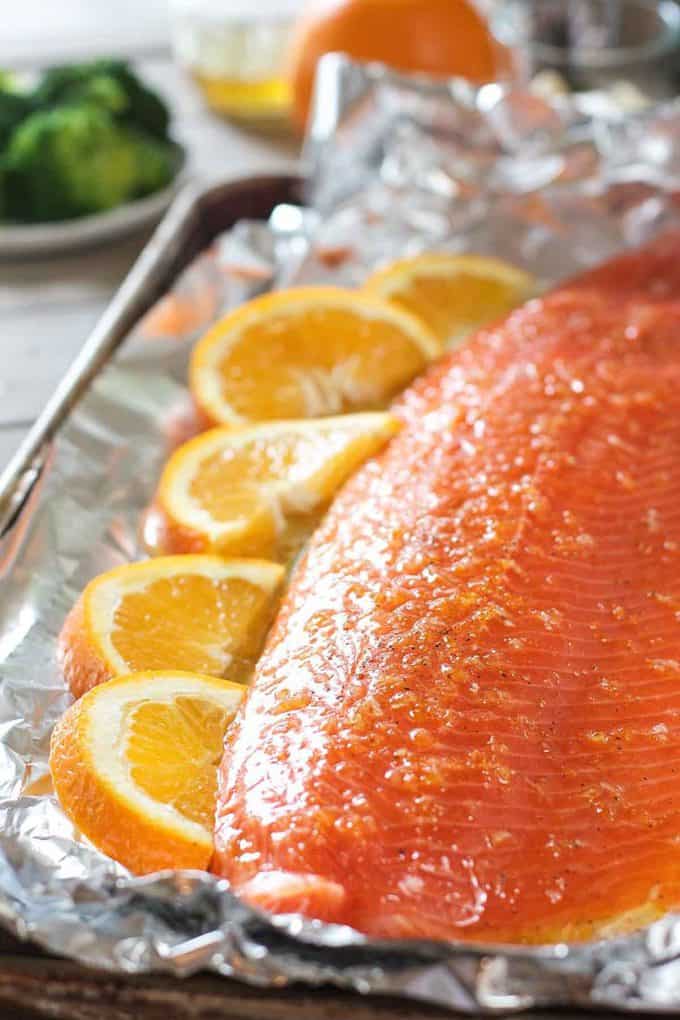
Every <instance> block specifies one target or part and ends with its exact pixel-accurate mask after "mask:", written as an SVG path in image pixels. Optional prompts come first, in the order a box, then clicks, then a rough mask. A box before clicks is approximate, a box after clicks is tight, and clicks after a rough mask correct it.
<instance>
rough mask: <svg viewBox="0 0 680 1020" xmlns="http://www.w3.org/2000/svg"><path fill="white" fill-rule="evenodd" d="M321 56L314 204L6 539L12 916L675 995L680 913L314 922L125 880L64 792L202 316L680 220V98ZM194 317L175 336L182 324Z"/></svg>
mask: <svg viewBox="0 0 680 1020" xmlns="http://www.w3.org/2000/svg"><path fill="white" fill-rule="evenodd" d="M324 64H325V66H324V68H323V73H322V79H321V83H320V90H319V94H320V96H321V97H322V99H323V102H321V103H319V106H318V113H317V116H316V118H315V122H314V125H313V129H312V132H311V135H310V139H309V141H308V145H307V151H306V157H307V161H308V172H309V179H310V189H309V205H308V206H307V207H306V208H298V207H295V206H290V205H282V206H279V207H277V208H276V209H275V210H274V212H273V213H272V216H271V218H270V220H269V222H268V223H257V222H242V223H240V224H238V225H237V226H236V227H235V228H234V229H233V230H232V231H230V232H229V233H228V234H227V235H224V236H223V237H221V238H220V239H219V240H218V241H217V242H216V243H215V244H214V245H213V246H212V247H211V249H210V250H209V251H208V252H206V253H204V254H203V255H202V256H200V257H199V258H198V259H197V260H196V261H195V262H194V263H193V264H192V265H191V266H190V268H189V269H188V270H187V271H185V272H184V273H183V274H182V275H181V277H180V278H179V279H178V281H177V283H176V286H175V287H174V289H173V291H172V293H171V294H170V295H168V296H166V297H165V298H163V299H162V300H161V302H160V303H159V305H158V306H156V308H155V309H153V310H152V312H151V313H149V315H148V316H146V317H145V319H144V320H142V321H141V322H140V323H139V324H138V326H137V327H136V329H135V330H134V331H133V333H132V334H131V335H130V336H129V337H128V339H127V340H126V342H125V343H124V344H123V345H122V347H121V348H120V349H119V351H118V353H117V354H116V356H115V357H114V358H113V359H112V361H111V362H110V363H109V364H108V365H107V367H106V368H105V369H104V370H103V371H102V372H101V373H100V374H99V375H98V377H97V379H96V381H95V382H94V384H93V385H92V386H91V387H90V389H89V390H88V391H87V393H86V395H85V397H84V398H83V399H82V400H81V401H80V402H79V404H78V405H77V407H76V409H75V411H74V412H72V413H71V415H70V417H69V418H68V420H67V421H66V422H65V424H64V425H63V427H62V428H61V429H60V431H59V434H58V436H57V438H56V440H55V442H54V443H53V445H52V448H51V451H50V454H49V456H48V458H47V461H46V463H45V466H44V469H43V471H42V474H41V476H40V478H39V480H38V482H37V483H36V485H35V486H34V489H33V491H32V493H31V496H30V498H29V500H28V501H27V503H26V504H25V506H24V508H23V510H22V512H21V514H20V515H19V517H18V519H17V521H16V522H15V523H14V525H13V527H12V528H11V529H10V530H9V531H8V532H7V534H6V535H5V536H4V538H2V539H1V540H0V758H1V760H2V767H1V769H0V790H1V792H0V796H1V797H2V802H1V803H0V812H1V813H2V824H1V826H0V917H1V918H2V921H3V923H4V924H6V925H7V926H8V927H9V928H11V929H12V930H14V931H15V932H17V933H18V934H19V935H21V936H25V937H30V938H32V939H34V940H35V941H37V942H38V943H39V944H41V945H43V946H45V947H46V948H48V949H50V950H52V951H54V952H56V953H59V954H62V955H66V956H69V957H71V958H73V959H75V960H78V961H80V962H82V963H84V964H89V965H93V966H97V967H102V968H106V969H109V970H113V971H117V972H121V973H130V974H133V973H147V972H150V971H159V970H163V971H167V972H170V973H173V974H176V975H186V974H190V973H192V972H195V971H196V970H199V969H208V970H212V971H215V972H217V973H221V974H224V975H229V976H233V977H236V978H240V979H242V980H244V981H248V982H253V983H257V984H259V985H263V986H271V987H281V986H283V985H285V984H287V983H290V982H293V981H301V982H305V983H308V984H310V985H322V984H324V983H332V984H335V985H337V986H340V987H343V988H352V989H355V990H357V991H359V992H362V993H366V994H369V993H375V994H377V993H383V994H396V995H404V996H408V997H411V998H414V999H420V1000H423V1001H427V1002H432V1003H438V1004H440V1005H443V1006H446V1007H449V1008H451V1009H456V1010H462V1011H467V1012H471V1013H482V1012H494V1011H496V1012H497V1011H513V1010H521V1009H527V1008H530V1007H532V1006H537V1005H541V1006H547V1005H577V1004H578V1005H590V1006H609V1007H615V1008H621V1009H646V1010H650V1011H653V1010H659V1011H662V1010H665V1011H667V1010H670V1009H678V1008H680V917H674V916H669V917H667V918H665V919H663V920H662V921H659V922H657V923H656V924H654V925H653V926H651V927H650V928H648V929H646V930H644V931H641V932H638V933H636V934H635V935H633V936H629V937H626V938H620V939H616V940H611V941H603V942H598V943H592V944H583V945H578V946H568V945H557V946H550V947H545V948H527V949H524V948H518V949H509V948H507V947H493V946H469V945H464V944H454V943H423V942H421V943H416V942H408V943H407V942H378V941H375V940H370V939H367V938H365V937H364V936H362V935H359V934H358V933H356V932H353V931H351V930H350V929H347V928H343V927H337V926H331V925H324V924H321V923H318V922H313V921H308V920H305V919H303V918H301V917H297V916H291V917H279V918H276V919H274V920H269V919H267V918H266V917H264V916H263V915H260V914H257V913H256V912H254V911H253V910H251V909H249V908H248V907H246V906H245V905H243V904H241V903H240V902H239V901H238V900H237V899H236V898H234V897H233V896H232V895H231V894H230V892H229V889H228V885H227V884H226V883H225V882H224V881H220V880H218V879H216V878H214V877H213V876H211V875H206V874H203V873H195V872H191V873H187V872H182V873H163V874H161V875H157V876H151V877H149V878H144V879H134V878H131V877H130V876H129V875H128V874H127V873H126V872H125V870H124V869H123V868H121V867H120V866H118V865H117V864H115V863H113V862H112V861H110V860H109V859H107V858H105V857H104V856H103V855H101V854H100V853H99V852H98V851H96V850H95V849H94V848H93V847H92V846H91V845H88V844H86V843H85V842H83V841H82V840H80V839H79V838H78V834H77V833H75V832H74V831H73V829H72V827H71V825H70V823H69V822H68V820H67V819H66V818H65V816H64V815H63V813H62V812H61V810H60V808H59V806H58V804H57V802H56V800H55V799H54V797H53V796H52V795H51V794H50V792H49V784H48V783H47V781H46V780H47V754H48V746H49V738H50V733H51V730H52V726H53V725H54V722H55V721H56V719H57V718H58V717H59V715H60V714H61V713H62V712H63V711H64V709H65V708H66V707H67V705H68V703H69V700H70V696H69V695H68V694H67V692H66V689H65V686H64V683H63V680H62V677H61V675H60V672H59V669H58V667H57V662H56V654H55V653H56V637H57V634H58V632H59V630H60V628H61V625H62V623H63V620H64V617H65V616H66V613H67V612H68V610H69V609H70V607H71V605H72V604H73V602H74V601H75V599H76V598H77V596H78V594H79V593H80V591H81V590H82V588H83V586H84V585H85V584H86V583H87V581H88V580H89V579H90V578H91V577H93V576H94V575H96V574H98V573H100V572H102V571H104V570H108V569H110V568H112V567H114V566H116V565H118V564H120V563H124V562H127V561H129V560H133V559H137V558H140V557H141V556H143V550H142V547H141V543H140V535H139V529H140V520H141V516H142V512H143V510H144V509H145V507H146V506H147V504H148V502H149V500H150V497H151V495H152V493H153V491H154V488H155V485H156V481H157V479H158V476H159V473H160V470H161V467H162V465H163V463H164V461H165V459H166V458H167V456H168V453H169V452H170V450H171V449H172V448H173V447H174V446H175V445H176V444H177V443H178V442H180V441H181V440H182V439H183V438H184V437H185V436H186V435H187V432H188V428H189V422H190V420H191V408H190V402H189V396H188V392H187V389H186V385H185V379H186V369H187V360H188V354H189V350H190V348H191V344H192V343H193V341H194V340H195V339H196V338H197V337H198V336H199V335H200V334H201V333H202V331H203V330H204V329H205V327H206V326H207V325H209V324H210V323H211V322H212V321H214V320H215V319H216V318H217V317H218V316H219V315H220V314H221V313H222V312H223V311H224V310H225V309H227V308H230V307H233V306H234V305H235V304H237V303H239V302H240V301H242V300H244V299H245V298H247V297H249V296H252V295H253V294H255V293H258V292H260V291H262V290H265V289H268V288H271V287H275V286H285V285H289V284H291V283H296V282H305V283H313V282H334V283H342V284H354V283H358V282H360V281H361V280H362V279H363V278H364V276H365V275H366V273H367V272H368V271H369V270H370V269H372V268H373V267H374V266H376V265H377V264H379V263H381V262H383V261H386V260H388V259H390V258H392V257H395V256H397V255H401V254H406V253H408V254H410V253H415V252H417V251H420V250H425V249H432V248H438V249H448V250H452V251H474V252H482V253H489V254H494V255H499V256H500V257H503V258H506V259H509V260H510V261H512V262H514V263H516V264H518V265H520V266H523V267H525V268H527V269H529V270H530V271H532V272H533V273H535V274H536V276H537V277H538V278H539V279H540V281H541V283H542V284H544V285H548V284H550V283H551V282H554V281H557V280H559V279H561V278H563V277H565V276H567V275H568V274H570V273H573V272H575V271H577V270H579V269H581V268H585V267H587V266H591V265H594V264H596V263H598V262H600V261H602V260H603V259H605V258H607V257H608V256H610V255H612V254H614V253H616V252H618V251H620V250H621V249H623V248H625V247H626V246H629V245H636V244H639V243H642V242H643V241H645V240H647V239H648V238H650V237H652V236H654V235H655V234H656V233H658V232H659V231H660V230H662V229H663V228H664V227H665V226H668V225H670V224H671V223H674V224H677V223H678V222H680V216H679V215H678V210H680V204H679V203H678V200H677V195H678V194H680V104H675V103H673V104H669V105H667V106H665V107H656V108H650V109H647V110H644V111H642V112H640V113H639V114H637V115H635V116H634V117H624V116H623V115H622V112H621V110H620V109H619V108H617V107H616V106H615V105H614V104H613V103H612V102H611V101H610V100H609V99H607V97H605V96H598V95H594V94H592V95H589V96H584V97H581V98H579V99H578V100H575V99H573V98H569V97H566V98H560V99H559V100H556V101H555V102H554V103H553V104H550V103H548V102H546V101H545V100H543V99H540V98H538V97H536V96H534V95H531V94H529V93H519V92H512V91H508V90H506V89H504V88H503V87H501V86H497V85H487V86H484V87H483V88H481V89H473V88H472V87H470V86H469V85H467V84H466V83H463V82H451V83H448V84H445V85H444V84H442V85H437V86H434V85H432V84H431V83H428V82H424V81H419V80H417V79H413V78H403V77H400V76H397V75H394V74H392V73H390V72H387V71H386V70H385V69H384V68H380V67H377V66H370V67H365V66H360V65H356V64H352V63H351V62H349V61H348V60H346V59H345V58H341V57H336V56H332V57H329V58H326V60H325V61H324ZM178 312H179V313H180V314H178ZM178 322H181V324H182V329H183V332H182V334H181V335H176V334H174V333H171V331H170V328H171V326H172V328H176V324H177V323H178Z"/></svg>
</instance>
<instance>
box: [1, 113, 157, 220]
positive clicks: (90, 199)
mask: <svg viewBox="0 0 680 1020" xmlns="http://www.w3.org/2000/svg"><path fill="white" fill-rule="evenodd" d="M5 166H6V175H5V185H6V187H5V200H6V205H7V209H6V214H7V215H8V216H11V217H12V218H15V219H19V220H28V221H30V220H33V221H41V220H60V219H70V218H71V217H74V216H82V215H85V214H87V213H94V212H100V211H102V210H105V209H111V208H113V207H114V206H116V205H119V204H120V203H121V202H124V201H125V200H126V199H127V198H128V197H129V196H130V195H131V194H133V193H134V189H135V181H136V178H137V173H138V170H137V158H136V152H135V145H134V143H133V141H132V140H131V139H130V137H129V135H128V134H127V133H126V132H125V131H123V130H121V128H120V127H119V126H118V124H116V122H115V121H114V120H113V119H112V118H111V117H110V115H109V114H108V113H107V112H106V111H105V110H101V109H98V108H97V107H94V106H85V105H83V106H60V107H56V108H55V109H54V110H46V111H40V112H38V113H33V114H31V116H30V117H28V118H27V119H26V120H25V121H24V122H23V123H22V124H21V125H20V126H19V127H18V128H17V129H16V131H15V132H14V135H13V136H12V139H11V141H10V145H9V148H8V150H7V153H6V156H5Z"/></svg>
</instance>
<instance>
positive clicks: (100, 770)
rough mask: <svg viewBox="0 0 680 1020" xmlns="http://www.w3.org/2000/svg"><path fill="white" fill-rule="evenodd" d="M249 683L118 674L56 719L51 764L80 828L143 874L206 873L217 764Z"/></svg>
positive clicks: (63, 803)
mask: <svg viewBox="0 0 680 1020" xmlns="http://www.w3.org/2000/svg"><path fill="white" fill-rule="evenodd" d="M244 690H245V688H244V687H243V686H241V685H240V684H232V683H228V682H227V681H226V680H218V679H216V678H215V677H208V676H201V675H200V674H198V673H183V672H148V673H133V674H131V675H130V676H125V677H117V678H116V679H115V680H111V681H110V683H107V684H102V685H101V686H99V687H95V688H94V689H93V690H91V691H89V692H88V693H87V694H86V695H85V697H83V698H81V699H80V701H77V702H76V703H75V704H74V705H72V706H71V708H70V709H69V710H68V711H67V712H66V713H65V715H64V716H63V717H62V719H61V720H60V721H59V722H58V723H57V725H56V727H55V729H54V732H53V734H52V746H51V751H50V770H51V772H52V780H53V782H54V789H55V792H56V794H57V797H58V798H59V801H60V802H61V806H62V807H63V809H64V811H65V812H66V814H67V815H68V817H69V818H70V819H71V821H72V822H73V823H74V825H75V826H76V827H77V828H78V829H79V830H80V831H81V832H82V833H83V835H85V836H86V837H87V838H88V839H89V840H91V842H92V843H94V845H95V846H96V847H98V848H99V849H100V850H102V851H103V852H104V853H105V854H108V856H109V857H113V858H114V859H115V860H117V861H119V863H120V864H123V865H124V866H125V867H126V868H129V870H130V871H132V872H134V873H135V874H140V875H142V874H148V873H150V872H153V871H160V870H161V869H163V868H200V869H202V870H206V869H207V867H208V864H209V862H210V857H211V854H212V827H213V815H214V811H215V793H216V785H217V766H218V764H219V762H220V759H221V757H222V752H223V747H224V736H225V733H226V729H227V726H228V725H229V723H230V722H231V720H232V719H233V717H234V713H235V712H236V709H237V708H238V705H239V702H240V700H241V697H242V695H243V692H244Z"/></svg>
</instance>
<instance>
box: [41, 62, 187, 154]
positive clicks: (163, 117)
mask: <svg viewBox="0 0 680 1020" xmlns="http://www.w3.org/2000/svg"><path fill="white" fill-rule="evenodd" d="M33 99H34V102H35V104H36V106H38V107H40V108H46V107H53V106H57V105H59V104H62V103H69V104H70V103H80V102H88V103H94V104H96V105H98V106H101V107H103V108H104V109H106V110H108V111H109V113H111V114H113V115H114V116H116V117H117V118H119V119H120V120H123V121H126V122H128V123H130V124H134V125H135V126H137V127H139V128H142V129H143V130H145V131H148V132H149V133H150V134H152V135H155V136H157V137H158V138H163V139H165V138H167V136H168V126H169V123H170V116H169V113H168V109H167V107H166V105H165V103H163V101H162V100H161V99H159V97H158V96H157V95H156V93H155V92H153V91H152V90H151V89H149V88H147V87H146V85H144V84H142V82H141V81H140V80H139V78H138V77H137V75H136V74H135V73H134V71H132V69H131V68H130V66H129V65H128V64H127V63H126V62H125V61H123V60H95V61H92V62H91V63H87V64H70V65H66V66H64V67H53V68H51V69H50V70H49V71H46V72H45V74H44V75H43V77H42V79H41V81H40V83H39V85H38V86H37V88H36V89H35V92H34V95H33Z"/></svg>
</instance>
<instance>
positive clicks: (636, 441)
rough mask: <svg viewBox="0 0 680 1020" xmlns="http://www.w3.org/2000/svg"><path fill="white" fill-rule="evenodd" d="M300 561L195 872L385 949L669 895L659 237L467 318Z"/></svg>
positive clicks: (678, 279)
mask: <svg viewBox="0 0 680 1020" xmlns="http://www.w3.org/2000/svg"><path fill="white" fill-rule="evenodd" d="M399 413H400V414H401V416H402V418H403V420H404V423H405V424H404V428H403V431H402V432H401V434H400V435H399V436H397V437H396V439H394V440H393V441H392V442H391V444H390V445H389V447H388V448H387V449H386V451H385V452H384V453H383V454H382V455H381V456H379V457H378V458H375V459H374V460H372V461H371V462H369V463H368V464H367V465H366V466H365V467H363V468H362V469H361V470H360V471H359V472H358V473H357V474H356V475H355V476H354V477H353V478H352V479H351V480H350V482H349V483H348V484H347V485H346V486H345V488H344V489H343V491H342V492H341V494H340V495H339V497H338V498H337V499H336V501H335V503H334V504H333V506H332V508H331V510H330V512H329V514H328V515H327V517H326V519H325V521H324V522H323V524H322V526H321V527H320V528H319V530H318V531H317V533H316V535H315V537H314V539H313V541H312V543H311V545H310V548H309V550H308V552H307V554H306V556H305V558H304V559H303V561H302V562H301V564H300V566H299V567H298V569H297V571H296V573H295V576H294V579H293V583H292V586H291V589H290V591H289V593H288V595H287V597H286V599H285V601H284V604H283V608H282V610H281V612H280V614H279V617H278V620H277V622H276V624H275V627H274V630H273V632H272V634H271V636H270V640H269V643H268V647H267V649H266V651H265V653H264V655H263V657H262V659H261V661H260V663H259V666H258V669H257V674H256V679H255V683H254V686H253V689H252V690H251V692H250V694H249V696H248V698H247V699H246V703H245V705H244V707H243V710H242V712H241V715H240V717H239V718H238V720H237V723H236V725H235V727H234V729H233V732H232V736H231V741H230V746H229V748H228V750H227V752H226V755H225V759H224V762H223V764H222V768H221V772H220V790H219V798H218V811H217V822H216V853H215V859H214V869H215V871H217V872H218V873H219V874H221V875H224V876H226V877H227V878H228V879H229V880H230V881H231V883H232V884H233V887H234V888H235V890H236V891H237V892H238V893H239V894H241V895H242V896H244V897H245V898H246V899H248V900H249V901H251V902H252V903H254V904H256V905H259V906H261V907H263V908H265V909H267V910H270V911H273V912H289V911H301V912H303V913H305V914H307V915H309V916H311V917H318V918H321V919H323V920H326V921H333V922H339V923H343V924H349V925H352V926H353V927H355V928H357V929H359V930H360V931H363V932H366V933H369V934H371V935H375V936H384V937H428V938H437V939H440V938H443V939H470V940H496V941H508V942H540V941H553V940H562V939H583V938H589V937H592V936H595V935H597V936H599V935H606V934H607V933H609V932H611V931H614V930H623V929H627V928H631V927H635V926H637V925H640V924H642V923H645V922H646V921H648V920H650V919H651V918H653V917H656V916H658V915H659V914H660V913H662V912H664V911H665V910H667V909H668V908H669V907H671V906H673V905H677V904H678V902H679V901H680V793H679V792H678V791H679V778H680V771H679V770H680V236H678V235H673V236H667V237H665V238H664V239H662V240H661V241H659V242H657V243H656V244H654V245H652V246H651V247H649V248H647V249H645V250H642V251H640V252H637V253H634V254H632V255H628V256H625V257H622V258H619V259H617V260H615V261H613V262H611V263H608V264H607V265H605V266H603V267H602V268H600V269H598V270H596V271H594V272H592V273H589V274H587V275H584V276H583V277H581V278H579V279H577V280H575V281H572V282H570V283H568V284H566V285H564V286H563V287H561V288H560V289H558V290H556V291H554V292H552V293H551V294H549V295H548V296H547V297H545V298H544V299H542V300H536V301H532V302H530V303H529V304H528V305H526V306H525V307H524V308H523V309H520V310H519V311H517V312H515V313H513V314H512V315H510V317H509V318H508V319H507V320H505V321H504V322H503V323H502V324H501V325H499V326H497V327H495V328H493V329H489V330H486V331H483V332H481V333H479V334H478V335H477V336H476V337H475V338H474V339H473V340H472V341H471V342H470V343H469V344H468V345H467V346H466V347H465V348H464V349H462V350H460V351H458V352H456V353H454V354H453V355H451V356H449V357H447V358H446V359H445V360H444V361H443V362H441V363H440V364H438V365H437V366H436V367H435V368H434V369H433V370H432V371H431V372H430V373H429V374H428V375H427V376H425V377H424V378H422V379H421V380H419V381H418V382H417V383H416V384H415V386H413V387H412V388H411V390H410V391H409V392H408V393H407V394H406V395H405V397H404V398H403V400H402V401H401V403H400V405H399Z"/></svg>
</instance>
